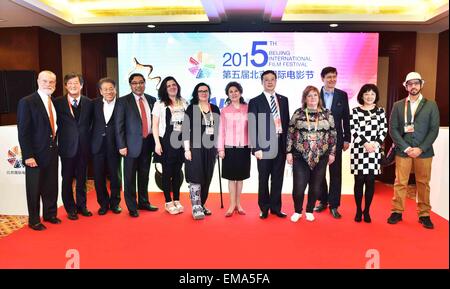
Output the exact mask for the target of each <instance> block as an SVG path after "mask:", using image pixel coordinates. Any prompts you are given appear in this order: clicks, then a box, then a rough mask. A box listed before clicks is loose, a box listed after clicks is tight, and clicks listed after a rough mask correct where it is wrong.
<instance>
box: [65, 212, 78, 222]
mask: <svg viewBox="0 0 450 289" xmlns="http://www.w3.org/2000/svg"><path fill="white" fill-rule="evenodd" d="M67 218H68V219H69V220H72V221H74V220H78V215H77V213H76V212H72V213H67Z"/></svg>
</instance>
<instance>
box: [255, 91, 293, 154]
mask: <svg viewBox="0 0 450 289" xmlns="http://www.w3.org/2000/svg"><path fill="white" fill-rule="evenodd" d="M276 96H277V100H278V104H279V106H280V117H281V127H282V129H283V133H282V135H281V138H282V140H281V145H282V152H283V153H285V152H286V140H287V131H288V127H289V103H288V99H287V97H285V96H283V95H281V94H278V93H276ZM260 113H263V114H265V115H266V118H265V121H264V122H262V120H259V119H258V114H260ZM248 116H249V120H248V129H249V133H248V137H249V141H250V143H251V144H252V152H253V153H255V152H256V151H259V150H262V151H263V152H266V153H267V152H271V153H269V154H268V155H266V156H265V157H268V158H272V157H276V153H277V151H274V150H271V147H270V143H269V140H270V141H271V143H273V141H275V140H276V139H277V135H276V130H275V123H274V121H273V117H272V114H271V109H270V105H269V103H268V102H267V99H266V96H265V95H264V93H261V94H260V95H259V96H257V97H254V98H252V99H251V100H250V101H249V103H248ZM277 145H278V142H277Z"/></svg>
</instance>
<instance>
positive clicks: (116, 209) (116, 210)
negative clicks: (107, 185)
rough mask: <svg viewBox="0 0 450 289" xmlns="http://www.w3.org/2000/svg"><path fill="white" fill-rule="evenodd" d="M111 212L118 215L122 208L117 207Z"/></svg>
mask: <svg viewBox="0 0 450 289" xmlns="http://www.w3.org/2000/svg"><path fill="white" fill-rule="evenodd" d="M111 211H113V213H114V214H120V213H121V212H122V208H121V207H119V206H117V207H114V208H112V209H111Z"/></svg>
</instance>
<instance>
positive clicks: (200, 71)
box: [189, 51, 216, 79]
mask: <svg viewBox="0 0 450 289" xmlns="http://www.w3.org/2000/svg"><path fill="white" fill-rule="evenodd" d="M189 64H190V65H191V67H190V68H189V71H190V72H191V74H192V75H194V76H195V78H197V79H201V78H208V77H210V76H211V75H212V73H213V72H214V69H215V68H216V64H215V63H214V59H213V57H211V56H210V55H209V54H207V53H203V52H202V51H199V52H197V55H193V56H191V57H190V58H189Z"/></svg>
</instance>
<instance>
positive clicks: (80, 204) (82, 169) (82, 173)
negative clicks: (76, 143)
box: [61, 148, 88, 213]
mask: <svg viewBox="0 0 450 289" xmlns="http://www.w3.org/2000/svg"><path fill="white" fill-rule="evenodd" d="M87 161H88V157H87V155H86V154H83V153H81V151H80V148H78V151H77V153H76V155H75V156H74V157H73V158H63V157H61V164H62V200H63V203H64V208H65V209H66V212H68V213H74V212H76V211H77V210H81V209H83V208H86V174H87ZM74 178H75V180H76V186H75V191H76V203H75V199H74V197H73V190H72V182H73V179H74Z"/></svg>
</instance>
